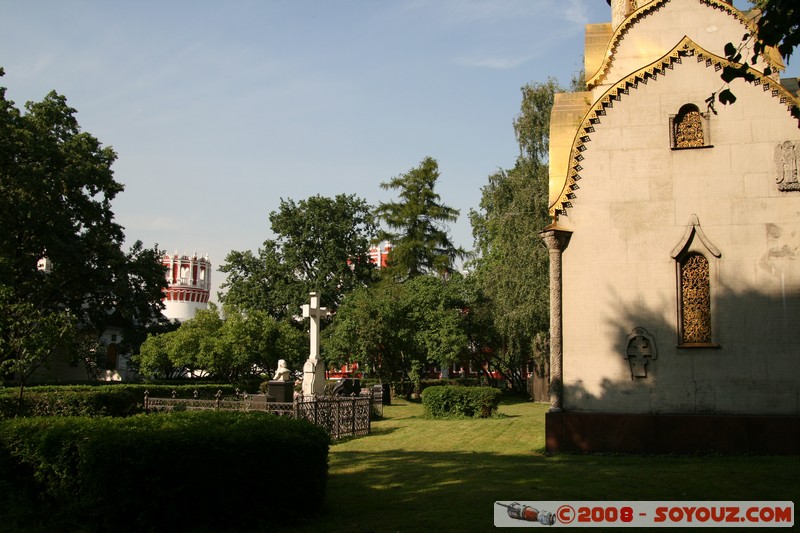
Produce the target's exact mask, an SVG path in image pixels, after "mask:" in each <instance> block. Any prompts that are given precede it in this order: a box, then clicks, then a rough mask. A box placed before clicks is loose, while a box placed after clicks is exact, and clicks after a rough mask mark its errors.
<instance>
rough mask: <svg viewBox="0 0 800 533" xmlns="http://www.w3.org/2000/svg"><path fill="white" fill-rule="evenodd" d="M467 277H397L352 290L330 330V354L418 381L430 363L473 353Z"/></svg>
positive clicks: (374, 370) (383, 376)
mask: <svg viewBox="0 0 800 533" xmlns="http://www.w3.org/2000/svg"><path fill="white" fill-rule="evenodd" d="M460 280H461V277H460V275H457V274H456V275H454V276H452V277H450V278H449V279H447V280H444V279H441V278H438V277H435V276H417V277H414V278H412V279H410V280H408V281H406V282H404V283H401V282H399V281H398V280H397V279H395V278H394V277H392V276H387V277H385V278H383V279H382V280H381V281H380V282H378V283H376V284H374V285H372V286H370V287H362V288H359V289H356V290H355V291H353V292H352V293H351V294H349V295H348V296H347V297H346V298H345V300H344V302H343V303H342V306H341V307H340V308H339V310H338V312H337V313H336V315H335V317H334V319H333V323H332V324H331V326H330V327H329V328H328V329H327V330H326V331H325V337H324V343H323V348H324V349H325V357H326V359H327V360H328V361H329V362H330V363H332V364H334V365H341V364H344V363H350V362H357V363H359V366H360V368H362V369H364V370H365V371H367V372H368V373H374V374H375V375H377V376H378V377H380V378H381V379H383V380H390V381H391V380H395V379H397V378H403V379H412V380H413V381H418V379H419V376H420V372H421V370H422V369H423V368H424V367H425V366H427V365H437V366H440V367H446V366H449V365H450V364H452V363H454V362H456V361H458V360H460V359H461V358H463V357H464V356H466V355H467V351H468V347H469V346H468V345H469V343H468V337H467V333H466V332H465V330H464V324H465V323H464V312H465V310H464V304H463V302H462V301H461V300H460V298H459V296H460V293H459V292H458V291H456V290H453V287H455V286H456V285H457V284H458V283H459V282H460Z"/></svg>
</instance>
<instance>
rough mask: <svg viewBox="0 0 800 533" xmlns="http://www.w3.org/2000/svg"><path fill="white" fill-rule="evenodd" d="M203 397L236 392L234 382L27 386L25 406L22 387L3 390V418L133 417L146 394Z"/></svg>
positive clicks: (141, 409)
mask: <svg viewBox="0 0 800 533" xmlns="http://www.w3.org/2000/svg"><path fill="white" fill-rule="evenodd" d="M195 390H196V391H197V392H198V397H200V398H213V397H214V395H215V394H216V393H217V391H219V390H222V393H223V394H224V395H226V396H231V395H233V394H235V392H236V389H235V387H234V386H232V385H219V384H205V383H204V384H191V385H185V384H184V385H177V386H176V385H153V384H149V385H148V384H124V385H123V384H120V385H96V386H92V385H76V386H67V387H65V386H46V387H31V388H28V389H25V391H24V394H23V397H22V398H23V401H22V406H21V409H19V411H18V408H19V407H20V406H19V401H18V397H19V390H18V389H14V388H6V389H2V390H0V419H4V418H14V417H15V416H22V417H29V416H131V415H134V414H138V413H142V412H144V393H145V391H149V392H150V396H153V397H162V398H169V397H171V396H172V392H173V391H175V392H176V394H177V396H178V397H179V398H191V397H192V395H193V394H194V391H195Z"/></svg>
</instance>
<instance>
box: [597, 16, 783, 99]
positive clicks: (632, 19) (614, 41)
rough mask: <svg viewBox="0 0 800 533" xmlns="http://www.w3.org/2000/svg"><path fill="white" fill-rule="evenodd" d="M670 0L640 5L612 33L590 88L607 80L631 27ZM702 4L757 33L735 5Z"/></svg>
mask: <svg viewBox="0 0 800 533" xmlns="http://www.w3.org/2000/svg"><path fill="white" fill-rule="evenodd" d="M669 1H670V0H655V1H653V2H650V3H649V4H645V5H644V6H642V7H640V8H639V9H637V10H636V11H634V12H633V13H631V14H630V15H628V17H627V18H626V19H625V20H624V21H622V23H621V24H620V25H619V26H618V27H617V29H616V30H615V31H614V33H613V34H612V35H611V39H609V41H608V48H607V49H606V53H605V55H604V56H603V62H602V63H601V64H600V68H599V69H598V70H597V72H595V73H594V74H593V75H592V76H591V77H590V78H587V79H586V86H587V87H589V89H592V88H593V87H596V86H597V85H599V84H601V83H602V82H603V81H605V78H606V75H607V74H608V71H609V70H610V69H611V63H613V58H614V56H615V55H616V53H617V48H618V47H619V44H620V41H622V37H623V36H624V35H625V34H626V33H628V31H629V30H630V28H631V27H632V26H633V25H634V24H636V23H637V22H639V20H641V19H642V18H643V17H645V16H647V15H650V14H651V13H653V12H655V11H658V10H659V9H661V8H662V7H663V6H664V5H665V4H667V3H668V2H669ZM698 1H699V2H700V3H702V4H706V5H708V6H711V7H713V8H714V9H719V10H720V11H724V12H727V13H728V14H729V15H732V16H734V17H736V18H738V19H739V20H741V21H742V23H743V24H744V25H745V26H746V27H747V28H748V30H749V31H751V32H753V33H755V24H754V23H753V22H752V21H751V20H747V18H746V17H745V15H744V13H742V12H741V11H739V10H738V9H736V8H735V7H733V6H732V5H730V4H728V3H726V2H724V1H723V0H698ZM764 60H765V61H766V62H767V64H768V65H769V66H770V67H771V68H772V69H773V71H775V70H776V69H780V68H782V67H781V65H778V64H775V63H774V62H773V61H772V59H771V58H770V57H769V56H764Z"/></svg>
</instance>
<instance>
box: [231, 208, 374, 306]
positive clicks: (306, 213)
mask: <svg viewBox="0 0 800 533" xmlns="http://www.w3.org/2000/svg"><path fill="white" fill-rule="evenodd" d="M269 219H270V223H271V228H272V232H273V233H274V234H275V235H276V238H275V239H269V240H267V241H265V242H264V245H263V247H262V248H260V249H259V250H258V254H257V255H256V254H253V253H252V252H250V251H246V252H236V251H233V252H231V253H230V254H228V256H227V257H226V259H225V261H226V262H225V264H223V265H222V266H221V267H220V271H221V272H224V273H226V274H227V275H228V279H227V281H226V282H225V283H223V284H222V289H224V290H225V292H220V295H219V297H220V300H221V301H223V302H224V303H226V304H230V305H234V306H236V307H239V308H242V309H246V310H263V311H266V312H268V313H269V314H270V315H272V316H274V317H277V318H287V317H292V316H294V315H296V314H297V313H298V312H299V311H298V309H299V308H300V306H301V305H302V304H303V303H305V302H306V300H307V299H308V293H309V292H313V291H316V292H319V293H321V295H322V302H323V305H325V306H326V307H328V308H329V309H336V307H338V305H339V303H340V302H341V299H342V298H343V296H344V295H345V294H347V293H348V292H350V291H351V290H353V289H354V288H355V287H358V286H361V285H363V284H365V283H368V282H369V281H370V280H371V279H372V276H373V273H374V265H373V264H372V263H370V261H369V247H370V242H371V241H372V239H373V238H374V237H375V235H376V231H377V230H376V225H375V221H374V217H373V214H372V209H371V207H370V206H369V205H368V204H367V203H366V201H364V200H363V199H360V198H357V197H356V196H355V195H344V194H340V195H337V196H336V197H335V198H327V197H323V196H319V195H317V196H313V197H311V198H308V199H307V200H301V201H299V202H295V201H294V200H291V199H290V200H281V203H280V208H279V209H278V211H273V212H272V213H270V216H269Z"/></svg>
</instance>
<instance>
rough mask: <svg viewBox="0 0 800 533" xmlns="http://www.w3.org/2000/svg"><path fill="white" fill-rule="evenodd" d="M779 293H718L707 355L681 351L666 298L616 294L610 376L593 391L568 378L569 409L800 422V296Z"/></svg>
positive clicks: (610, 331) (673, 311)
mask: <svg viewBox="0 0 800 533" xmlns="http://www.w3.org/2000/svg"><path fill="white" fill-rule="evenodd" d="M775 288H776V287H766V290H763V291H762V290H756V289H753V288H749V289H741V290H737V289H735V288H732V287H720V289H719V290H718V291H717V292H716V293H715V294H714V295H713V298H712V313H711V314H712V339H711V341H712V342H711V343H708V344H706V345H703V346H702V347H699V346H692V347H685V346H684V345H680V344H679V332H678V328H679V326H678V311H677V309H676V304H675V303H674V301H671V300H670V298H668V297H667V296H663V297H662V298H661V301H660V302H659V304H658V305H656V306H647V305H644V304H643V303H641V302H639V303H631V304H629V303H625V302H621V300H620V298H618V297H617V296H618V295H616V294H613V293H612V295H611V297H612V298H613V299H614V301H618V302H620V303H619V305H618V309H617V312H616V313H614V314H613V315H612V316H609V317H607V318H606V320H605V324H604V326H605V327H606V328H607V331H608V335H607V338H608V339H609V342H610V344H611V346H610V347H609V348H608V350H609V351H610V352H611V353H610V358H609V359H608V362H609V366H607V367H606V369H605V374H606V375H605V376H604V377H601V379H600V380H599V382H597V383H595V384H587V383H585V382H584V381H583V380H581V379H580V378H581V376H577V377H578V378H579V379H577V380H575V379H572V380H571V379H570V377H571V376H569V375H566V376H565V378H566V379H567V380H568V381H567V384H566V389H565V407H566V409H567V410H568V411H594V412H619V413H681V414H742V413H748V414H758V415H764V414H780V415H798V414H800V336H798V335H797V326H798V324H800V294H797V293H787V292H782V291H780V289H778V290H774V289H775ZM768 290H772V292H773V294H770V293H768V292H767V291H768ZM603 351H605V350H601V351H600V354H599V355H600V356H602V355H603V354H602V352H603ZM614 357H618V359H617V363H616V364H614V367H613V368H612V367H611V366H610V363H611V361H613V360H614V359H613V358H614Z"/></svg>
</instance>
